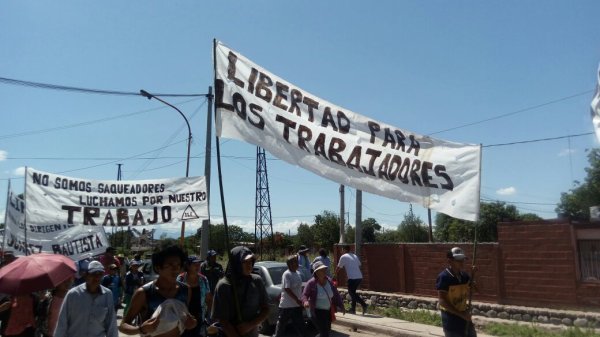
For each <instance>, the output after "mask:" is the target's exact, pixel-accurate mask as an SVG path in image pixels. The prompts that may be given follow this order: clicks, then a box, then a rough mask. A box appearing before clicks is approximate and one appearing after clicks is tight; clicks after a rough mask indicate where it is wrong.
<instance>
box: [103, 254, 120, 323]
mask: <svg viewBox="0 0 600 337" xmlns="http://www.w3.org/2000/svg"><path fill="white" fill-rule="evenodd" d="M108 268H109V272H108V275H104V277H103V278H102V283H101V284H102V285H103V286H105V287H106V288H108V289H110V291H111V292H112V294H113V303H114V304H115V311H116V310H118V309H120V308H121V292H122V289H123V279H122V278H121V275H119V272H120V271H119V267H117V265H116V264H114V263H113V264H111V265H110V266H108Z"/></svg>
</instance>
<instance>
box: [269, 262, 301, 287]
mask: <svg viewBox="0 0 600 337" xmlns="http://www.w3.org/2000/svg"><path fill="white" fill-rule="evenodd" d="M268 270H269V276H271V281H273V284H281V283H282V282H281V276H283V273H284V272H285V271H286V270H287V266H276V267H270V268H268ZM299 274H300V277H301V278H302V282H306V281H308V280H309V279H310V276H307V275H306V274H305V273H301V272H300V273H299Z"/></svg>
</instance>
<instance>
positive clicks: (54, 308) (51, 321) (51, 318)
mask: <svg viewBox="0 0 600 337" xmlns="http://www.w3.org/2000/svg"><path fill="white" fill-rule="evenodd" d="M63 300H64V298H63V297H58V296H53V297H52V304H51V305H50V310H49V312H48V335H49V336H54V330H55V329H56V323H57V322H58V314H59V313H60V307H61V306H62V303H63Z"/></svg>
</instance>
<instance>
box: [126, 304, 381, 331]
mask: <svg viewBox="0 0 600 337" xmlns="http://www.w3.org/2000/svg"><path fill="white" fill-rule="evenodd" d="M121 314H122V311H121V310H119V312H118V316H117V318H118V320H117V325H118V324H121ZM313 330H314V329H313ZM332 330H333V331H332V332H331V334H330V336H331V337H357V336H376V334H374V333H370V332H365V331H351V329H350V328H348V327H345V326H341V325H335V324H334V325H333V326H332ZM312 333H313V334H312V336H314V335H316V334H317V333H316V330H315V331H312ZM128 336H129V335H126V334H124V333H121V332H119V337H128ZM283 336H284V337H297V335H296V334H295V333H294V331H293V329H292V328H291V327H290V328H288V329H287V330H286V331H285V334H284V335H283ZM260 337H271V335H260Z"/></svg>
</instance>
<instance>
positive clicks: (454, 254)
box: [446, 247, 466, 261]
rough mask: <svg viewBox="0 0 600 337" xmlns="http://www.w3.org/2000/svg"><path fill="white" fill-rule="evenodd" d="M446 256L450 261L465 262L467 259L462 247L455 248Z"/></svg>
mask: <svg viewBox="0 0 600 337" xmlns="http://www.w3.org/2000/svg"><path fill="white" fill-rule="evenodd" d="M446 256H447V257H448V258H449V259H453V260H456V261H463V260H464V259H465V258H466V256H465V252H464V251H463V250H462V249H461V248H460V247H454V248H452V249H450V251H448V253H447V254H446Z"/></svg>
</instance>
